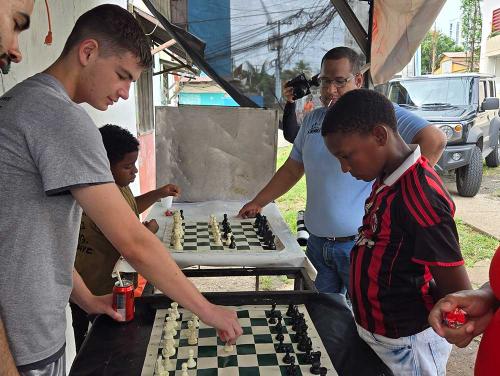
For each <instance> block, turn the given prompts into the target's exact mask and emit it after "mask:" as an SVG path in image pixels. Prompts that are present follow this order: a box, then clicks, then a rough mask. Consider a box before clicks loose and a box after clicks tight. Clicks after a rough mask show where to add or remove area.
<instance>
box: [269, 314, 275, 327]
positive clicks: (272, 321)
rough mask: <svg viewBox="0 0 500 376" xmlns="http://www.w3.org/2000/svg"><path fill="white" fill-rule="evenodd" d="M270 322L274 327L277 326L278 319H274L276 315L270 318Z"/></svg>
mask: <svg viewBox="0 0 500 376" xmlns="http://www.w3.org/2000/svg"><path fill="white" fill-rule="evenodd" d="M268 322H269V324H273V325H274V324H276V317H274V315H272V316H270V317H269V321H268Z"/></svg>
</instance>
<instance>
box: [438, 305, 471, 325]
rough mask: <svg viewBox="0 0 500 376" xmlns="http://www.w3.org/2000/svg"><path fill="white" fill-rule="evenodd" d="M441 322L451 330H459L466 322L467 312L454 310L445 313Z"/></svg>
mask: <svg viewBox="0 0 500 376" xmlns="http://www.w3.org/2000/svg"><path fill="white" fill-rule="evenodd" d="M443 322H444V323H445V324H446V325H447V326H448V327H449V328H453V329H457V328H460V327H461V326H462V325H464V324H465V323H466V322H467V312H465V311H464V310H463V309H461V308H455V309H454V310H453V311H451V312H446V313H445V314H444V315H443Z"/></svg>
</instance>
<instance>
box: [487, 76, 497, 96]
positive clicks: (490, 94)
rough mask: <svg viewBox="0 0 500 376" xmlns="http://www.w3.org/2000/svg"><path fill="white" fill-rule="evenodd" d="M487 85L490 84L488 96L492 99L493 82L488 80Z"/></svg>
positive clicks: (493, 91)
mask: <svg viewBox="0 0 500 376" xmlns="http://www.w3.org/2000/svg"><path fill="white" fill-rule="evenodd" d="M488 83H489V84H490V90H489V93H488V96H489V97H494V96H495V82H493V80H490V81H488Z"/></svg>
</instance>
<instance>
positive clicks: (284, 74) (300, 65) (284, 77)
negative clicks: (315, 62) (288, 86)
mask: <svg viewBox="0 0 500 376" xmlns="http://www.w3.org/2000/svg"><path fill="white" fill-rule="evenodd" d="M302 72H304V73H305V75H306V77H307V78H311V76H312V75H313V74H312V69H311V66H310V65H309V63H306V62H305V61H304V60H299V61H297V62H296V63H295V66H294V67H293V68H292V69H284V70H282V71H281V81H282V82H283V83H284V82H286V81H290V80H291V79H292V78H294V77H297V76H298V75H299V74H301V73H302Z"/></svg>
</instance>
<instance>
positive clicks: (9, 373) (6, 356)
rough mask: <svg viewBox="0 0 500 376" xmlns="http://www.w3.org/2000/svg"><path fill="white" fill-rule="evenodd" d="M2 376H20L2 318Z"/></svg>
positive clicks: (0, 333) (0, 357)
mask: <svg viewBox="0 0 500 376" xmlns="http://www.w3.org/2000/svg"><path fill="white" fill-rule="evenodd" d="M0 376H19V373H18V372H17V368H16V364H15V363H14V358H13V357H12V353H11V352H10V348H9V342H8V341H7V334H6V333H5V328H4V326H3V321H2V319H1V318H0Z"/></svg>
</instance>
